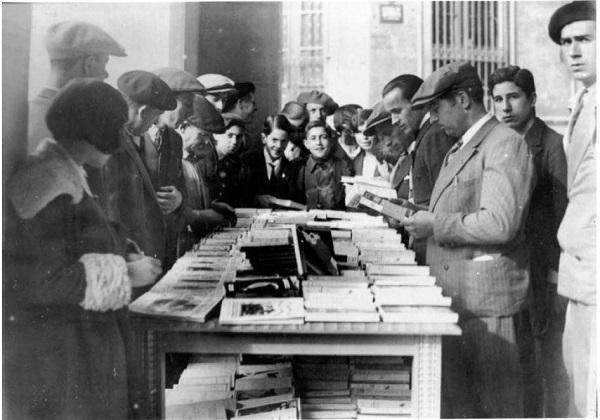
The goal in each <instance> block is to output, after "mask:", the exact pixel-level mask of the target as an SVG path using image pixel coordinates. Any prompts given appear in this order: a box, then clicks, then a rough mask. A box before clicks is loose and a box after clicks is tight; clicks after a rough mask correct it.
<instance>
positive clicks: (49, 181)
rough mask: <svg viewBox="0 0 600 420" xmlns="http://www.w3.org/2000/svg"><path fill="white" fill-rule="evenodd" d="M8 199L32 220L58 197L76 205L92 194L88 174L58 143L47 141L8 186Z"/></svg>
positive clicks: (25, 217)
mask: <svg viewBox="0 0 600 420" xmlns="http://www.w3.org/2000/svg"><path fill="white" fill-rule="evenodd" d="M7 191H8V198H9V199H10V201H11V202H12V204H13V206H14V207H15V210H16V211H17V213H18V215H19V217H21V218H23V219H32V218H33V217H35V215H36V214H38V213H39V212H40V211H41V210H42V209H43V208H44V207H46V206H47V205H48V203H50V202H51V201H52V200H54V199H55V198H56V197H58V196H60V195H63V194H66V195H70V196H71V197H73V201H72V202H73V204H77V203H79V202H80V201H81V199H82V198H83V194H84V192H86V193H88V194H89V195H91V193H90V190H89V186H88V184H87V181H86V179H85V172H84V171H83V168H82V167H80V166H79V165H77V164H76V163H75V161H73V159H72V158H71V157H70V156H69V154H68V152H67V151H66V150H65V149H64V148H63V147H62V146H61V145H60V144H58V143H57V142H56V141H55V140H53V139H50V138H46V139H44V140H43V141H42V142H41V143H40V145H39V146H38V148H37V149H36V151H35V152H34V153H33V154H32V155H31V156H29V158H28V159H27V161H26V162H25V164H24V165H23V166H22V167H21V169H19V171H18V172H17V173H16V174H15V175H14V176H13V177H12V178H11V179H10V180H9V181H8V183H7Z"/></svg>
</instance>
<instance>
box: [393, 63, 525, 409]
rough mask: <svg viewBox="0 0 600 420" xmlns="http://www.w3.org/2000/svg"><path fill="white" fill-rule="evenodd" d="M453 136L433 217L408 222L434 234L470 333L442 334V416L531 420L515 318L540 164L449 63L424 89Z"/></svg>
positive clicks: (475, 83)
mask: <svg viewBox="0 0 600 420" xmlns="http://www.w3.org/2000/svg"><path fill="white" fill-rule="evenodd" d="M412 104H413V107H420V106H429V109H430V112H431V118H432V121H437V122H438V123H439V125H440V126H441V127H442V129H443V130H444V131H445V132H446V134H448V135H449V136H453V137H457V138H459V140H458V141H457V143H455V144H454V146H452V148H451V149H450V150H449V151H448V154H447V155H446V158H445V159H444V163H443V166H442V169H441V170H440V174H439V176H438V179H437V181H436V182H435V185H434V188H433V192H432V194H431V199H430V202H429V211H419V212H417V213H415V214H414V215H413V216H412V217H410V218H408V219H407V220H405V221H404V222H403V225H404V226H405V228H406V230H407V231H408V232H409V233H410V235H412V236H413V237H415V238H428V242H427V262H428V264H429V265H430V267H431V273H432V275H434V276H435V277H436V279H437V283H438V285H440V286H441V287H442V291H443V293H444V294H445V295H446V296H450V297H452V307H453V309H454V310H456V311H457V312H458V314H459V325H460V327H461V329H462V335H461V336H459V337H444V338H443V347H442V348H443V354H442V417H523V392H522V388H523V387H522V377H521V375H522V373H521V367H520V364H519V349H518V346H517V337H516V333H517V331H516V329H515V322H517V321H518V317H519V316H520V313H521V311H522V309H523V307H524V304H525V301H526V297H527V289H528V287H529V272H528V268H529V261H528V258H527V248H526V243H525V238H524V232H523V230H524V229H523V228H524V225H525V218H526V216H527V208H528V206H529V200H530V197H531V191H532V189H533V181H534V166H533V161H532V159H531V156H530V154H529V150H528V147H527V144H526V143H525V142H524V141H523V140H522V139H521V138H520V136H519V135H518V134H517V133H516V132H514V131H513V130H511V129H510V128H508V127H506V126H505V125H502V124H500V123H499V122H498V121H497V120H496V119H495V118H493V117H492V116H490V115H489V114H487V113H486V110H485V107H484V105H483V87H482V84H481V80H480V78H479V76H478V75H477V72H476V70H475V68H474V67H473V66H471V65H470V64H467V63H459V62H454V63H450V64H447V65H445V66H443V67H441V68H439V69H438V70H436V71H435V72H434V73H433V74H431V75H430V76H429V77H428V78H427V80H425V82H424V83H423V84H422V85H421V87H420V88H419V90H418V91H417V92H416V94H415V95H414V97H413V99H412Z"/></svg>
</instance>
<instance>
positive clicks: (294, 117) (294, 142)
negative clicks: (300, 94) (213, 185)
mask: <svg viewBox="0 0 600 420" xmlns="http://www.w3.org/2000/svg"><path fill="white" fill-rule="evenodd" d="M281 115H283V116H285V117H286V118H287V120H288V121H289V123H290V125H291V129H292V130H291V131H290V132H289V133H288V140H289V141H288V144H287V146H286V148H285V151H284V155H285V158H286V159H287V160H288V161H289V162H298V163H299V162H301V161H303V160H304V159H306V158H307V157H308V154H309V153H308V150H306V148H305V147H304V144H303V142H304V128H305V127H306V123H308V114H307V113H306V108H304V105H302V104H301V103H299V102H296V101H290V102H288V103H286V104H285V105H284V107H283V109H282V110H281Z"/></svg>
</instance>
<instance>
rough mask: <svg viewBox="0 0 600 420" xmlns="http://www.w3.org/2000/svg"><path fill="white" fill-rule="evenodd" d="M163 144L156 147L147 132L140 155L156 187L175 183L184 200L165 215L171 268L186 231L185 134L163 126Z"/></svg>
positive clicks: (168, 259)
mask: <svg viewBox="0 0 600 420" xmlns="http://www.w3.org/2000/svg"><path fill="white" fill-rule="evenodd" d="M160 135H161V139H162V140H161V143H160V147H159V148H158V149H156V147H155V146H154V144H153V142H152V139H151V137H150V135H149V134H148V133H145V134H144V137H143V139H142V142H141V143H140V155H141V157H142V160H143V162H144V164H145V165H146V169H148V175H150V179H151V180H152V185H154V190H155V191H158V190H159V188H160V187H163V186H168V185H172V186H174V187H175V188H177V190H178V191H179V192H180V193H181V195H182V201H181V204H180V205H179V207H177V208H176V209H175V210H174V211H173V212H171V213H169V214H167V215H164V218H165V223H166V245H165V247H166V248H165V269H167V268H169V267H170V266H171V265H172V264H173V263H175V260H176V259H177V240H178V236H179V233H181V232H182V231H184V230H185V225H186V223H185V205H186V201H187V189H186V186H185V177H184V176H183V169H182V166H181V161H182V158H183V144H182V140H181V136H180V135H179V133H177V131H175V130H174V129H172V128H170V127H162V128H161V129H160Z"/></svg>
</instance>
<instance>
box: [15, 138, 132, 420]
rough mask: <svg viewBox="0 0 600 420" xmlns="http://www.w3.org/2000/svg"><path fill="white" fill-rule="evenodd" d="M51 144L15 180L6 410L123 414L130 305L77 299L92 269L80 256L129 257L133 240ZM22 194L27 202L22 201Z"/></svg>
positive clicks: (67, 415)
mask: <svg viewBox="0 0 600 420" xmlns="http://www.w3.org/2000/svg"><path fill="white" fill-rule="evenodd" d="M52 143H53V142H50V143H48V142H44V143H42V145H41V146H40V150H39V151H40V153H38V154H36V155H35V156H34V157H33V158H32V159H30V161H29V162H28V163H27V164H26V167H25V170H23V171H20V172H18V173H17V174H16V175H15V177H14V178H13V179H12V180H11V181H10V182H9V185H12V186H13V188H11V191H12V193H9V194H8V196H9V198H10V202H11V205H8V206H7V213H6V214H5V218H6V221H7V223H6V225H5V226H6V230H5V234H6V236H5V243H7V244H10V246H8V247H7V246H5V247H3V254H4V272H3V292H4V300H3V302H4V327H5V329H4V340H5V343H10V345H7V346H4V350H5V353H4V363H5V364H4V367H5V371H4V375H5V380H6V382H5V384H8V385H9V386H7V387H5V400H4V401H5V403H6V404H7V407H6V408H5V412H7V413H9V417H10V418H32V417H36V418H40V417H43V418H56V419H84V418H86V419H88V418H97V419H107V418H125V417H126V416H127V411H128V396H127V374H126V366H127V364H126V350H125V344H126V343H127V342H128V341H129V338H128V337H129V335H128V321H127V312H126V308H125V309H119V310H114V311H113V310H109V311H106V312H100V311H88V310H84V309H83V308H82V307H81V306H80V305H79V304H80V302H82V301H83V300H84V296H85V293H86V284H87V282H86V271H85V269H84V266H83V264H82V263H81V262H79V261H78V260H79V258H80V257H81V256H82V255H84V254H90V253H100V254H106V253H110V254H116V255H121V256H124V254H125V252H126V241H125V240H124V239H123V238H122V237H120V236H119V235H118V234H117V233H116V231H115V230H114V229H113V228H112V225H111V223H110V222H109V220H108V218H107V217H106V215H105V214H104V212H103V211H102V209H101V207H100V205H99V203H97V202H96V200H95V199H94V198H92V197H91V196H90V195H88V194H87V193H86V192H84V187H83V184H82V183H80V182H77V180H76V178H74V177H72V176H69V171H68V169H67V170H65V168H68V167H69V166H70V167H71V168H72V167H73V164H69V163H68V162H69V160H68V159H65V158H64V156H68V155H67V154H66V152H65V151H64V149H62V148H60V146H57V145H56V143H54V144H52ZM65 162H67V164H66V165H65ZM36 168H37V175H38V177H37V179H35V177H34V176H32V174H34V173H35V171H36ZM40 168H41V170H39V169H40ZM71 173H73V171H71ZM40 175H41V176H44V177H45V179H44V180H43V181H40V179H39V176H40ZM40 184H43V188H41V189H39V191H38V192H35V193H34V191H36V188H40V187H39V186H40ZM15 188H16V190H15ZM17 196H20V197H21V200H19V199H16V200H17V201H14V200H15V197H17ZM23 197H25V200H22V198H23ZM16 202H20V204H18V205H16V204H15V207H13V205H12V203H16ZM15 209H18V210H15ZM27 209H29V210H32V211H29V210H27ZM25 213H29V214H25Z"/></svg>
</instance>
